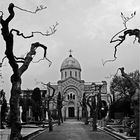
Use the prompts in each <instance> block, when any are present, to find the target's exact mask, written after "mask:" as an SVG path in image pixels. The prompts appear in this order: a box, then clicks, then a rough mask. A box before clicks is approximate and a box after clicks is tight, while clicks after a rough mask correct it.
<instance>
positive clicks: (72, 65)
mask: <svg viewBox="0 0 140 140" xmlns="http://www.w3.org/2000/svg"><path fill="white" fill-rule="evenodd" d="M64 69H78V70H80V71H81V66H80V64H79V62H78V61H77V60H76V59H75V58H73V57H72V55H71V54H70V55H69V57H67V58H66V59H65V60H64V61H63V63H62V65H61V69H60V71H62V70H64Z"/></svg>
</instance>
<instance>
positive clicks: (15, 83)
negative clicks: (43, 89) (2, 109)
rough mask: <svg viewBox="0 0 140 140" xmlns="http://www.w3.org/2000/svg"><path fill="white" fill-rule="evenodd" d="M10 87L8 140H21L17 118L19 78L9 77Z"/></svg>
mask: <svg viewBox="0 0 140 140" xmlns="http://www.w3.org/2000/svg"><path fill="white" fill-rule="evenodd" d="M11 79H12V80H11V82H12V89H11V98H10V113H11V114H10V123H11V134H10V140H21V139H22V136H21V128H22V126H21V123H20V118H19V116H20V115H19V113H20V111H19V97H20V93H21V79H20V78H19V79H16V78H15V77H14V78H13V76H12V77H11Z"/></svg>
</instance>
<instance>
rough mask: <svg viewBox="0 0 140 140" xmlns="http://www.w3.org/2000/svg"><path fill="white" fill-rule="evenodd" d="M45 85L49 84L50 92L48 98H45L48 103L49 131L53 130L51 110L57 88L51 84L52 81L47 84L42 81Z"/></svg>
mask: <svg viewBox="0 0 140 140" xmlns="http://www.w3.org/2000/svg"><path fill="white" fill-rule="evenodd" d="M41 83H42V84H43V85H44V86H47V88H48V94H47V98H46V99H45V102H46V104H47V112H48V121H49V131H50V132H51V131H53V124H52V117H51V111H50V102H51V101H52V100H53V97H54V93H55V89H54V88H53V87H52V86H51V85H50V82H49V83H47V84H45V83H43V82H41Z"/></svg>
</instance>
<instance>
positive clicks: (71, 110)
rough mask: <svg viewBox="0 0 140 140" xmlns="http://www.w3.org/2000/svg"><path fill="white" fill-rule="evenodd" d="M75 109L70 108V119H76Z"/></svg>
mask: <svg viewBox="0 0 140 140" xmlns="http://www.w3.org/2000/svg"><path fill="white" fill-rule="evenodd" d="M74 112H75V109H74V107H69V108H68V116H69V118H74V117H75V113H74Z"/></svg>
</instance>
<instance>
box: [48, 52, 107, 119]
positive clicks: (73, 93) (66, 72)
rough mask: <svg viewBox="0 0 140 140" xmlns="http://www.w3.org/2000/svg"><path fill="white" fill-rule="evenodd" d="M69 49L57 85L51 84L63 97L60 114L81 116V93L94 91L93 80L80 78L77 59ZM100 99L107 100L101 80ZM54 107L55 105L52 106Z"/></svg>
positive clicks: (104, 86)
mask: <svg viewBox="0 0 140 140" xmlns="http://www.w3.org/2000/svg"><path fill="white" fill-rule="evenodd" d="M71 52H72V51H71V50H70V55H69V56H68V57H67V58H65V59H64V61H63V62H62V64H61V67H60V73H61V80H59V81H57V85H52V84H51V85H52V86H54V88H55V89H56V92H57V93H58V92H60V93H61V95H62V96H63V98H64V101H63V108H62V114H63V117H65V118H76V117H77V115H78V116H79V117H82V106H81V101H82V97H83V93H84V92H86V94H92V93H93V92H94V91H93V90H94V87H93V83H94V82H85V81H84V80H82V79H81V72H82V69H81V66H80V63H79V62H78V60H77V59H75V58H74V57H73V56H72V54H71ZM100 83H102V84H103V86H102V94H101V96H102V100H104V101H105V102H107V99H106V94H107V91H106V89H107V83H106V81H102V82H99V83H96V84H100ZM54 108H55V107H54Z"/></svg>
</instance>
